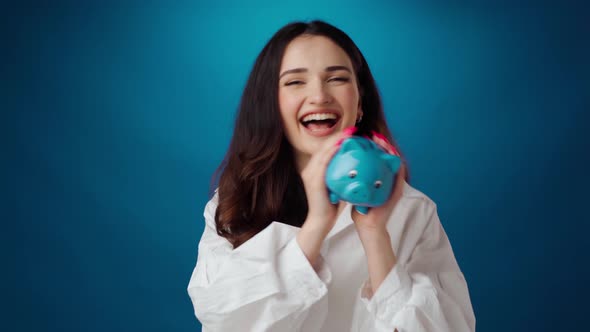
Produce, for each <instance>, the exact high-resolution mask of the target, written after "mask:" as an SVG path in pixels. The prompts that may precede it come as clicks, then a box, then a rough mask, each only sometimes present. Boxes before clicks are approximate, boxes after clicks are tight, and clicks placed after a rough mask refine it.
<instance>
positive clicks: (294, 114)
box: [279, 35, 362, 169]
mask: <svg viewBox="0 0 590 332" xmlns="http://www.w3.org/2000/svg"><path fill="white" fill-rule="evenodd" d="M279 106H280V110H281V118H282V120H283V125H284V128H285V133H286V136H287V140H288V141H289V143H291V145H292V146H293V149H294V151H295V159H296V161H297V164H298V167H300V169H301V167H304V166H305V165H306V164H307V161H308V160H309V158H310V157H311V155H312V154H313V153H314V152H315V151H318V149H319V148H320V146H321V144H322V142H323V141H324V140H326V138H328V137H330V136H333V135H336V134H338V133H339V132H340V131H342V129H344V128H347V127H350V126H353V125H354V124H355V122H356V119H357V117H358V116H360V115H361V112H362V110H361V109H360V97H359V89H358V83H357V80H356V77H355V74H354V69H353V67H352V62H351V60H350V58H349V57H348V55H347V54H346V52H344V50H343V49H341V48H340V47H339V46H338V45H336V44H335V43H334V42H333V41H332V40H330V39H329V38H326V37H322V36H309V35H303V36H300V37H297V38H295V39H294V40H293V41H291V43H290V44H289V45H288V46H287V48H286V50H285V54H284V55H283V59H282V63H281V69H280V78H279Z"/></svg>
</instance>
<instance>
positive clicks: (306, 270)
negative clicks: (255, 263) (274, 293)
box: [280, 237, 332, 297]
mask: <svg viewBox="0 0 590 332" xmlns="http://www.w3.org/2000/svg"><path fill="white" fill-rule="evenodd" d="M280 259H281V261H282V262H285V268H287V269H288V270H286V271H285V272H288V271H291V273H290V274H291V275H290V276H289V278H295V279H296V280H295V281H296V283H297V284H299V285H301V286H303V287H301V288H300V291H301V292H306V293H307V294H310V295H312V296H313V297H322V296H323V295H325V294H326V293H327V292H328V287H327V285H328V284H330V282H331V281H332V273H331V272H330V269H329V267H328V265H327V264H326V262H325V261H324V259H323V258H322V256H321V255H320V256H318V261H317V263H316V269H314V268H313V266H312V265H311V264H310V263H309V260H307V257H305V254H304V253H303V250H301V247H300V246H299V243H298V242H297V238H296V237H294V238H293V239H291V240H290V241H289V243H287V245H286V246H285V248H284V256H283V257H281V258H280ZM294 270H297V271H299V273H292V272H293V271H294ZM286 275H288V274H287V273H286Z"/></svg>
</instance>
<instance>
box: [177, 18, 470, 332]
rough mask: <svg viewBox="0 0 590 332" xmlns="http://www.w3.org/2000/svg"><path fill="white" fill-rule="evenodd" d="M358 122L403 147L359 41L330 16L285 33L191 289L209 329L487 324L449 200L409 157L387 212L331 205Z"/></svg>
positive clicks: (226, 177) (233, 159)
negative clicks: (341, 158) (444, 203)
mask: <svg viewBox="0 0 590 332" xmlns="http://www.w3.org/2000/svg"><path fill="white" fill-rule="evenodd" d="M351 126H356V128H357V134H359V135H372V133H373V132H376V133H377V135H375V136H373V137H374V138H375V140H376V141H378V143H379V144H380V145H382V146H383V147H384V148H385V149H386V150H388V151H395V150H397V151H399V149H398V147H397V145H396V144H395V141H394V140H393V139H392V137H391V134H390V132H389V130H388V128H387V125H386V122H385V117H384V114H383V109H382V105H381V99H380V97H379V93H378V90H377V87H376V85H375V81H374V79H373V76H372V74H371V72H370V70H369V67H368V65H367V62H366V60H365V58H364V57H363V55H362V54H361V52H360V50H359V49H358V48H357V47H356V45H355V44H354V42H353V41H352V40H351V39H350V38H349V37H348V36H347V35H346V34H345V33H344V32H342V31H341V30H339V29H337V28H336V27H334V26H331V25H329V24H327V23H325V22H321V21H313V22H311V23H303V22H297V23H292V24H288V25H286V26H285V27H283V28H282V29H280V30H279V31H278V32H277V33H276V34H275V35H274V36H273V37H272V38H271V39H270V41H269V42H268V43H267V45H266V46H265V47H264V49H263V50H262V52H261V53H260V55H259V56H258V58H257V59H256V63H255V64H254V68H253V69H252V72H251V74H250V77H249V79H248V82H247V84H246V87H245V89H244V93H243V96H242V100H241V103H240V109H239V114H238V117H237V120H236V124H235V130H234V134H233V137H232V140H231V143H230V147H229V150H228V151H227V155H226V158H225V160H224V162H223V163H222V165H221V166H220V168H219V173H218V174H219V178H218V179H219V180H218V185H215V186H214V187H217V190H216V192H215V195H214V196H213V198H212V199H211V200H210V201H209V203H208V204H207V206H206V207H205V213H204V216H205V230H204V233H203V236H202V238H201V241H200V243H199V252H198V259H197V264H196V267H195V269H194V271H193V274H192V277H191V280H190V283H189V285H188V293H189V295H190V297H191V300H192V302H193V306H194V310H195V315H196V316H197V318H198V319H199V320H200V322H201V323H202V325H203V330H204V331H394V330H397V331H398V332H402V331H403V332H406V331H408V332H410V331H411V332H417V331H437V332H439V331H453V332H460V331H474V330H475V317H474V314H473V310H472V307H471V303H470V299H469V293H468V290H467V284H466V281H465V279H464V277H463V274H462V273H461V271H460V269H459V266H458V265H457V262H456V260H455V257H454V255H453V251H452V249H451V245H450V243H449V241H448V238H447V236H446V234H445V232H444V230H443V227H442V225H441V223H440V221H439V218H438V215H437V212H436V205H435V203H433V202H432V201H431V200H430V199H429V198H428V197H427V196H425V195H424V194H422V193H421V192H419V191H418V190H416V189H414V188H412V187H411V186H410V185H409V184H408V183H407V180H408V177H407V170H406V166H405V162H403V163H402V167H401V169H400V171H399V172H398V174H397V175H396V183H395V187H394V190H393V191H392V195H391V197H390V199H389V200H388V202H387V203H386V204H384V205H383V206H380V207H377V208H371V209H370V210H369V213H368V214H366V215H361V214H359V213H358V212H356V210H354V209H351V205H350V204H346V203H343V202H341V203H340V204H338V205H334V204H331V203H330V200H329V196H328V192H327V189H326V185H325V180H324V177H325V172H326V167H327V165H328V163H329V161H330V159H331V158H332V156H333V155H334V154H335V153H336V151H337V150H338V148H339V144H338V143H339V141H341V140H342V138H344V137H345V136H346V135H347V133H349V132H348V131H345V130H344V129H345V128H348V127H351ZM387 141H389V142H392V144H391V145H389V144H387ZM402 160H403V157H402ZM215 179H216V177H215Z"/></svg>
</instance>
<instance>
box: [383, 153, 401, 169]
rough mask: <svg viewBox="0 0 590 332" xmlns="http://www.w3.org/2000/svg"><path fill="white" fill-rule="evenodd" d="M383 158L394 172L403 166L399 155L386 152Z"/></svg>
mask: <svg viewBox="0 0 590 332" xmlns="http://www.w3.org/2000/svg"><path fill="white" fill-rule="evenodd" d="M381 159H382V160H384V161H385V163H386V164H387V166H388V167H389V169H391V171H392V172H393V173H397V170H398V169H399V167H400V166H401V159H400V158H399V157H398V156H394V155H392V154H386V153H384V154H383V155H382V156H381Z"/></svg>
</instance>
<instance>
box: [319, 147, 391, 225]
mask: <svg viewBox="0 0 590 332" xmlns="http://www.w3.org/2000/svg"><path fill="white" fill-rule="evenodd" d="M400 165H401V160H400V158H399V157H398V156H395V155H392V154H389V153H387V152H385V151H384V150H383V149H382V148H381V147H379V146H378V145H377V144H376V143H375V142H373V141H371V140H369V139H367V138H364V137H359V136H353V137H350V138H347V139H345V140H344V141H343V142H342V144H341V146H340V150H338V152H336V154H335V155H334V157H333V158H332V160H331V161H330V164H328V168H327V170H326V186H327V187H328V191H329V194H330V202H332V204H336V203H338V201H340V200H342V201H346V202H349V203H351V204H353V205H354V206H355V209H356V210H357V211H358V212H359V213H361V214H367V213H368V212H369V207H374V206H380V205H382V204H384V203H385V202H386V201H387V199H388V198H389V195H390V194H391V190H392V188H393V182H394V177H395V173H397V171H398V169H399V167H400Z"/></svg>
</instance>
